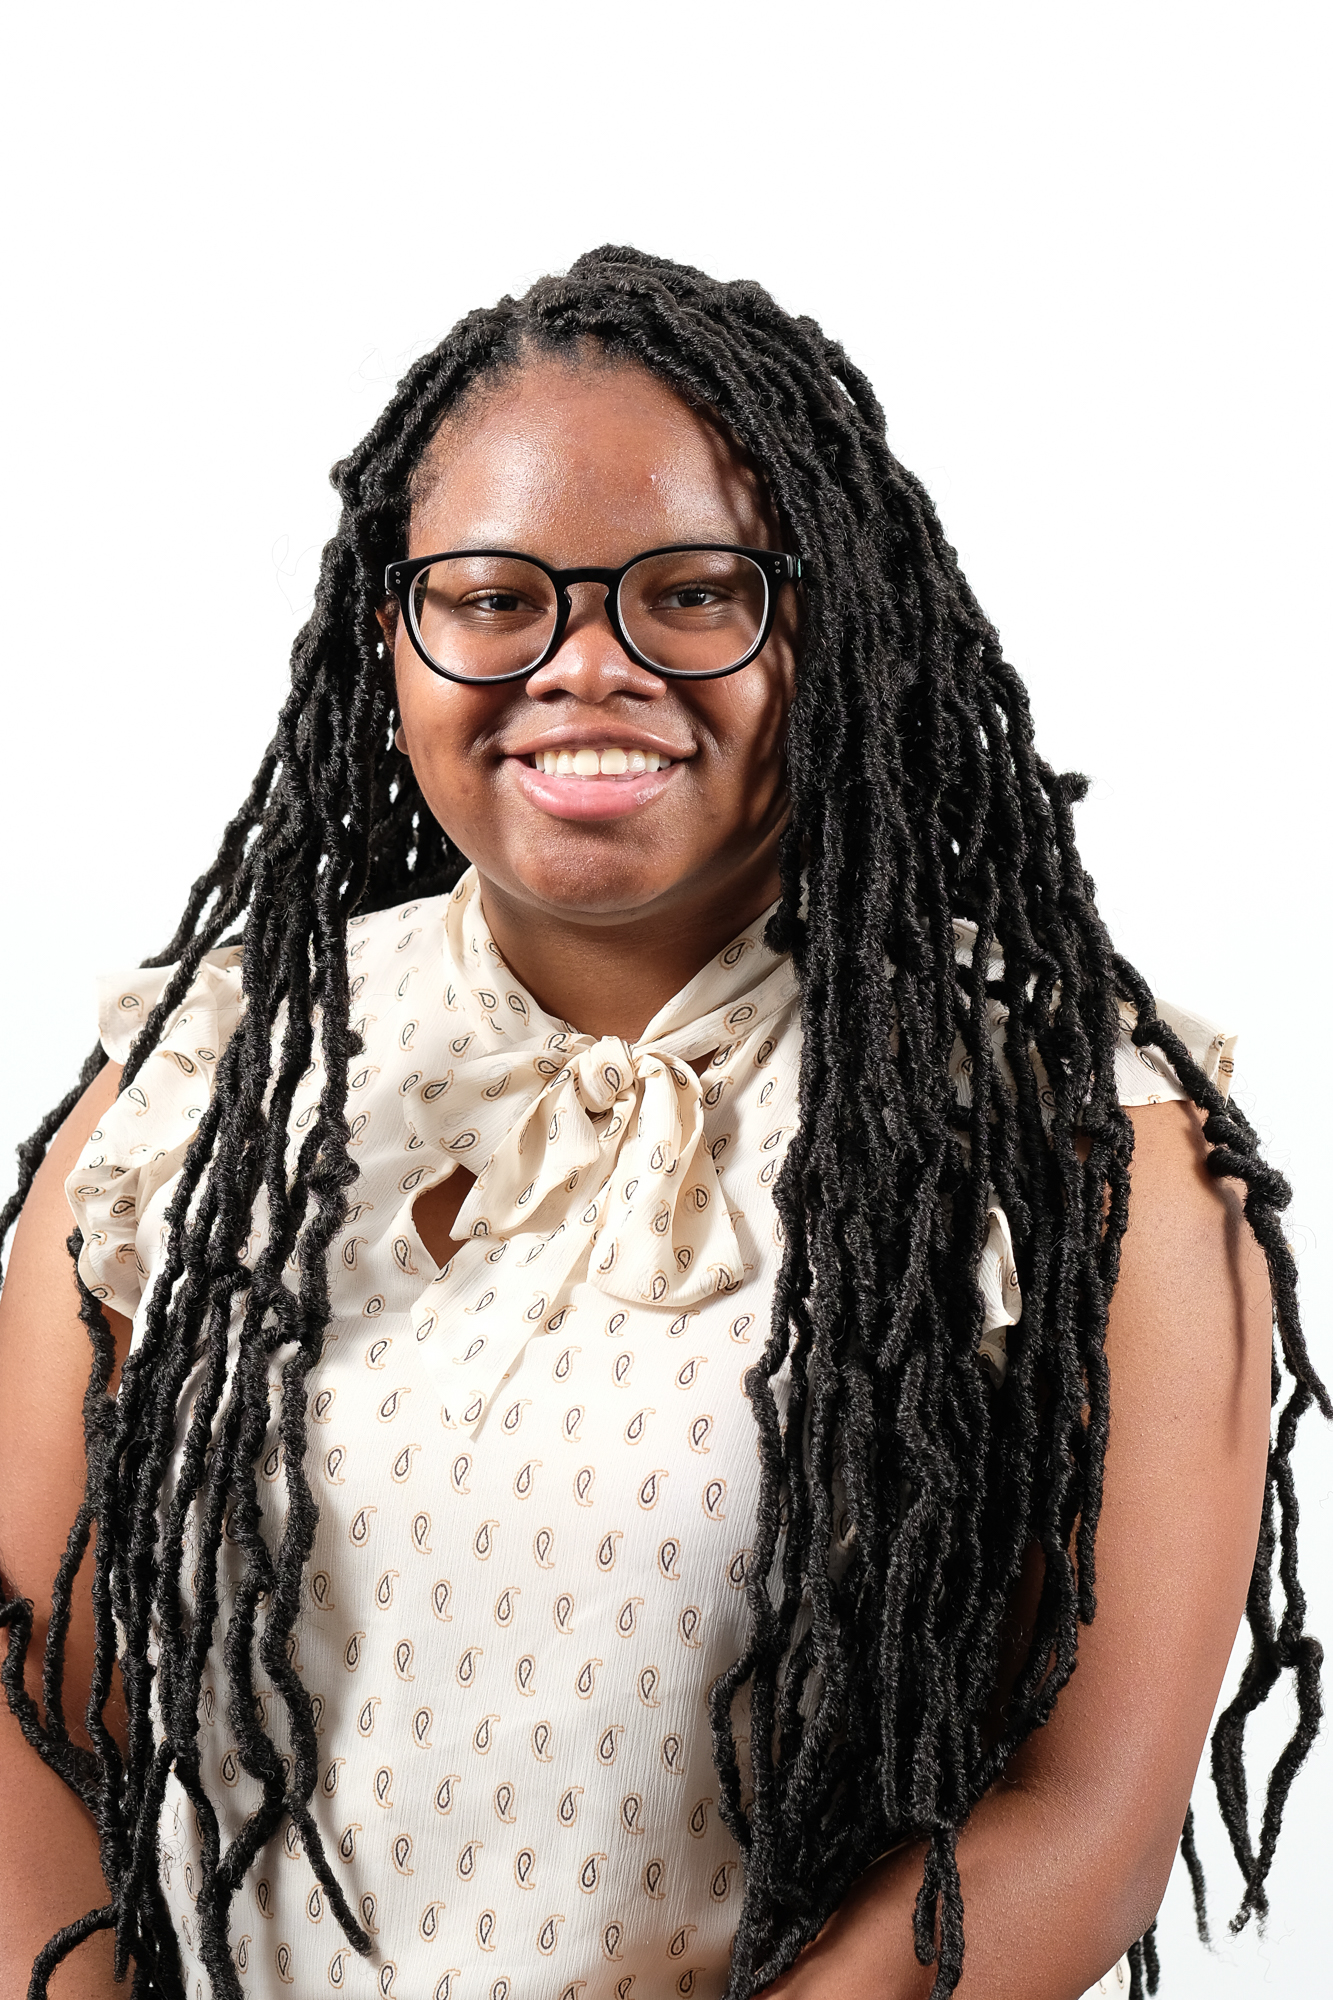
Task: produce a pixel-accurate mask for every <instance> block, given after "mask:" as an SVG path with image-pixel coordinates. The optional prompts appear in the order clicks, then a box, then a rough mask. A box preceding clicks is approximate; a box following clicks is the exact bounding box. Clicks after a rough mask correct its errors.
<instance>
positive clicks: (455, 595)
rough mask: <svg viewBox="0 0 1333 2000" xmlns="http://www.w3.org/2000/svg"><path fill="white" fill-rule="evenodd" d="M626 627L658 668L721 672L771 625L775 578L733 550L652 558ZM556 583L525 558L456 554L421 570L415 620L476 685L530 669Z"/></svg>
mask: <svg viewBox="0 0 1333 2000" xmlns="http://www.w3.org/2000/svg"><path fill="white" fill-rule="evenodd" d="M617 609H618V610H619V613H620V622H621V626H622V628H623V630H624V632H625V635H626V637H627V638H628V639H629V640H630V642H631V644H632V645H633V646H635V647H636V649H637V650H638V652H639V653H641V654H642V656H643V658H644V659H645V660H647V661H649V662H650V664H652V665H653V666H660V667H666V668H667V669H668V670H669V671H672V672H675V673H680V674H712V673H718V672H720V671H725V669H726V668H728V667H731V666H735V665H736V664H737V663H738V662H739V661H741V660H743V659H744V658H745V656H746V654H747V653H749V652H750V651H751V650H752V649H753V647H754V645H755V642H756V640H757V639H758V637H759V634H760V633H761V632H762V631H763V629H764V619H765V616H766V614H767V611H768V579H767V578H766V577H765V575H764V573H763V571H762V570H761V569H760V567H759V565H758V564H757V563H755V562H752V561H751V559H750V558H749V557H748V556H741V555H733V554H732V553H731V552H730V551H728V550H725V549H683V550H673V551H672V552H671V553H669V554H667V555H655V556H645V557H644V558H643V559H642V561H640V562H636V563H635V564H634V565H633V567H632V568H631V569H629V570H627V571H626V573H625V575H624V577H623V578H622V579H621V584H620V592H619V597H618V601H617ZM558 611H559V603H558V599H557V595H556V589H555V585H554V584H553V583H552V582H551V579H550V577H549V576H547V575H546V573H545V572H544V571H543V570H540V569H538V568H537V567H536V565H535V564H533V563H529V562H524V561H523V559H522V558H521V557H519V556H474V555H462V556H450V557H449V558H448V560H447V561H445V562H437V563H432V564H431V565H430V567H429V569H424V570H421V571H419V572H418V574H417V576H416V577H415V578H414V579H413V583H412V616H413V620H414V622H415V624H416V628H417V632H418V635H419V636H420V639H421V643H422V645H423V646H424V647H425V649H426V652H427V653H428V654H429V656H430V658H431V659H432V660H433V661H434V662H435V664H436V666H438V667H443V668H444V669H445V670H446V671H447V672H448V673H451V674H460V675H462V676H464V677H465V678H467V679H470V680H472V679H475V680H489V679H492V678H494V677H495V676H496V675H498V674H517V673H522V672H523V671H524V669H525V668H527V667H531V666H533V665H535V664H536V662H537V661H538V660H539V659H540V658H541V656H542V654H543V653H544V652H545V651H546V648H547V647H548V645H549V644H550V642H551V635H552V633H553V632H554V630H555V624H556V618H557V615H558Z"/></svg>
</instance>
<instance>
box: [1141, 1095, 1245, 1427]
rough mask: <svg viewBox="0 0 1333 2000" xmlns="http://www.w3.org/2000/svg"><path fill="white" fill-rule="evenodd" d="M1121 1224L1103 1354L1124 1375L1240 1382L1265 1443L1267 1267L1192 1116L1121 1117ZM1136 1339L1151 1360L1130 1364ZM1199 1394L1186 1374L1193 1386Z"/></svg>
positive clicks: (1236, 1196) (1169, 1111)
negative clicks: (1146, 1371)
mask: <svg viewBox="0 0 1333 2000" xmlns="http://www.w3.org/2000/svg"><path fill="white" fill-rule="evenodd" d="M1129 1115H1130V1118H1131V1119H1132V1121H1133V1125H1134V1157H1133V1162H1132V1165H1131V1169H1130V1204H1129V1224H1128V1227H1127V1229H1126V1232H1125V1239H1124V1246H1123V1252H1122V1258H1121V1268H1120V1279H1119V1283H1118V1284H1117V1286H1116V1291H1115V1295H1114V1299H1113V1302H1112V1310H1111V1327H1110V1332H1109V1334H1108V1343H1107V1344H1108V1352H1110V1353H1112V1355H1114V1353H1115V1352H1117V1351H1118V1352H1119V1353H1120V1354H1121V1358H1122V1364H1124V1365H1127V1366H1128V1367H1130V1368H1134V1367H1135V1366H1136V1365H1137V1364H1138V1363H1139V1362H1140V1361H1142V1362H1143V1363H1145V1364H1147V1363H1149V1362H1151V1364H1152V1368H1153V1370H1154V1371H1157V1370H1161V1371H1165V1372H1166V1373H1169V1374H1176V1373H1179V1374H1181V1375H1182V1376H1187V1375H1191V1374H1195V1373H1196V1371H1198V1370H1204V1371H1205V1372H1206V1373H1207V1374H1208V1375H1209V1376H1212V1377H1217V1376H1218V1375H1219V1372H1220V1374H1221V1375H1224V1376H1225V1377H1226V1378H1227V1379H1228V1380H1229V1381H1230V1382H1231V1383H1232V1385H1233V1389H1236V1388H1238V1387H1239V1384H1240V1381H1241V1379H1245V1380H1246V1381H1247V1383H1248V1387H1249V1390H1250V1394H1249V1397H1248V1399H1247V1400H1248V1404H1249V1406H1250V1407H1249V1418H1250V1425H1251V1429H1254V1428H1256V1419H1255V1414H1254V1412H1255V1408H1256V1407H1257V1409H1258V1411H1259V1413H1260V1418H1261V1422H1259V1424H1258V1425H1257V1427H1258V1428H1259V1429H1260V1430H1261V1432H1262V1442H1263V1443H1264V1444H1265V1446H1266V1441H1267V1411H1268V1406H1269V1369H1270V1351H1271V1340H1272V1305H1271V1300H1270V1294H1269V1286H1268V1267H1267V1263H1266V1260H1265V1258H1264V1254H1263V1251H1262V1249H1261V1248H1260V1246H1259V1244H1258V1242H1257V1241H1256V1239H1255V1236H1254V1233H1253V1231H1252V1230H1251V1229H1250V1227H1249V1224H1248V1223H1247V1222H1246V1220H1245V1212H1244V1188H1243V1187H1242V1186H1241V1185H1240V1184H1239V1183H1238V1182H1236V1181H1233V1180H1229V1179H1225V1178H1221V1177H1219V1176H1217V1175H1216V1174H1213V1173H1211V1172H1210V1171H1209V1166H1208V1160H1209V1153H1210V1148H1209V1146H1208V1144H1207V1141H1206V1140H1205V1139H1204V1136H1203V1129H1202V1128H1203V1118H1202V1114H1201V1113H1200V1112H1199V1111H1198V1110H1196V1108H1195V1107H1194V1106H1193V1105H1192V1104H1188V1103H1183V1102H1180V1101H1172V1102H1168V1103H1162V1104H1149V1105H1140V1106H1137V1107H1136V1108H1134V1109H1133V1110H1131V1112H1130V1114H1129ZM1144 1343H1146V1344H1147V1347H1148V1349H1149V1350H1150V1351H1149V1352H1145V1353H1144V1354H1143V1355H1141V1356H1140V1354H1139V1348H1140V1346H1141V1345H1142V1344H1144ZM1198 1386H1200V1385H1199V1384H1198V1381H1197V1375H1196V1388H1197V1387H1198Z"/></svg>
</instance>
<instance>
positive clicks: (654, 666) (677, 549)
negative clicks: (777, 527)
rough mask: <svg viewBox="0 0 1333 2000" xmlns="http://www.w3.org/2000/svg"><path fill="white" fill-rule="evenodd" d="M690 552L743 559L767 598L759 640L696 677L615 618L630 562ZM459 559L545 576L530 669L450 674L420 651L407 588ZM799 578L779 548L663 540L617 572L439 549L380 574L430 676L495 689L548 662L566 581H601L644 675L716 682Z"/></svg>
mask: <svg viewBox="0 0 1333 2000" xmlns="http://www.w3.org/2000/svg"><path fill="white" fill-rule="evenodd" d="M691 549H698V550H700V551H705V552H707V551H711V552H713V553H715V554H719V555H729V556H748V557H749V558H750V560H751V562H753V563H754V565H755V567H756V568H757V569H758V570H759V572H760V574H761V575H762V576H763V579H764V586H765V594H766V598H767V603H766V605H765V608H764V618H763V623H762V624H761V626H760V628H759V636H758V638H757V639H756V640H755V642H754V644H753V645H752V646H751V648H750V650H749V652H748V653H746V654H745V655H744V657H743V658H742V659H739V660H736V661H734V662H733V663H732V665H731V666H729V667H709V668H707V669H705V670H704V671H703V672H701V673H691V671H690V669H689V668H688V667H663V666H659V665H658V663H657V661H656V660H650V659H649V658H648V656H647V654H645V653H641V652H640V651H639V648H638V647H637V646H636V645H635V644H634V641H633V640H632V639H631V638H630V636H629V634H628V633H627V632H626V630H625V628H624V626H623V624H622V623H621V619H620V586H621V585H622V583H623V582H624V581H625V578H626V577H627V576H628V574H629V572H630V571H631V570H632V569H633V568H634V566H635V564H636V563H641V562H647V561H648V559H649V558H650V557H651V556H671V555H682V554H684V553H685V552H686V551H688V550H691ZM462 556H504V557H508V559H509V560H510V561H511V562H525V563H530V564H531V565H532V567H533V568H534V569H539V570H541V572H542V574H543V575H544V576H546V577H549V579H550V581H551V583H552V584H553V585H554V586H555V594H556V612H555V624H554V626H553V628H552V631H551V637H550V639H549V640H548V642H547V645H546V649H545V651H544V652H543V653H542V655H541V657H540V658H539V659H536V660H534V661H533V662H532V665H531V666H530V667H519V668H517V669H516V670H515V671H514V672H513V673H508V674H455V673H451V672H450V670H449V668H448V667H442V666H440V665H439V664H438V662H437V661H435V660H433V659H432V658H431V656H430V654H429V653H428V652H427V651H426V647H425V642H424V640H423V639H422V637H421V635H420V633H419V631H418V630H417V621H416V615H415V613H414V612H413V610H412V595H411V593H412V584H413V582H414V581H415V579H416V578H417V577H418V576H419V575H420V574H421V572H422V570H423V569H429V568H430V567H431V564H432V563H438V562H455V561H457V560H458V559H459V558H460V557H462ZM800 576H801V558H800V556H794V555H789V554H788V553H787V552H786V550H784V549H747V548H743V547H742V546H741V545H740V543H739V542H667V543H665V544H664V545H663V546H662V547H661V548H656V549H644V550H643V551H642V552H641V553H640V554H639V555H637V556H631V557H630V559H629V561H628V562H627V563H621V565H620V567H619V569H594V568H582V567H580V568H577V569H554V568H552V566H551V564H550V563H547V562H543V561H542V559H541V557H540V556H530V555H524V554H523V553H522V551H521V550H519V549H445V550H442V551H441V552H440V553H438V554H436V555H432V556H405V557H400V558H399V560H398V561H397V562H391V563H389V564H388V566H387V567H386V569H385V571H384V588H385V590H386V592H387V593H388V595H389V596H390V597H394V598H396V599H397V600H398V603H399V606H400V607H401V608H402V611H403V619H404V623H405V624H406V626H407V636H408V638H409V639H410V640H411V641H412V644H413V646H414V647H415V649H416V651H417V652H418V653H419V654H420V656H421V658H422V659H423V660H424V661H425V663H426V665H427V666H428V667H429V668H430V670H431V672H432V673H433V674H438V675H439V676H440V678H441V679H442V680H447V681H454V682H456V683H457V685H458V686H460V687H501V686H503V685H504V684H505V683H506V682H509V681H525V680H527V679H528V677H529V676H530V675H531V674H535V673H536V672H537V670H538V668H539V667H544V666H545V665H546V663H547V661H548V660H550V659H553V658H554V657H555V655H556V654H557V653H558V652H559V650H560V647H561V645H562V643H563V641H564V637H565V631H566V628H567V627H568V624H569V620H570V615H571V613H572V611H573V609H574V607H573V605H572V604H571V603H570V601H569V589H568V586H569V585H570V584H571V583H601V584H604V585H605V586H606V596H605V598H604V600H603V608H604V610H605V612H606V618H607V623H608V624H609V625H610V627H611V630H612V633H613V634H614V635H615V639H616V643H617V644H618V645H619V646H620V647H621V648H622V650H623V651H624V652H625V653H627V654H628V655H629V657H630V659H631V660H633V661H634V662H635V664H636V665H637V666H640V667H646V668H647V670H648V672H649V673H650V674H659V675H661V676H662V678H663V679H664V680H673V681H716V680H721V679H723V678H724V676H725V675H727V674H738V673H739V672H740V670H741V668H742V667H748V666H749V664H750V662H751V660H753V659H756V658H757V657H758V655H759V654H760V653H762V652H763V650H764V647H765V646H766V645H767V644H768V641H769V638H770V637H771V635H772V631H773V625H774V621H775V620H776V618H777V615H778V593H777V589H776V587H775V586H777V585H779V584H783V583H796V582H798V581H799V580H800Z"/></svg>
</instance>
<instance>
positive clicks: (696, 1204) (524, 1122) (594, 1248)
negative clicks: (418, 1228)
mask: <svg viewBox="0 0 1333 2000" xmlns="http://www.w3.org/2000/svg"><path fill="white" fill-rule="evenodd" d="M700 1025H701V1026H703V1025H704V1024H700ZM704 1039H705V1040H706V1042H707V1046H706V1047H704V1048H698V1047H697V1046H695V1045H696V1044H697V1043H698V1040H699V1032H698V1029H696V1030H695V1031H693V1032H692V1033H690V1034H689V1035H688V1036H685V1037H680V1036H676V1037H672V1038H670V1040H669V1041H652V1042H641V1043H638V1044H630V1043H628V1042H624V1041H621V1040H619V1039H618V1038H617V1037H615V1036H611V1035H607V1036H603V1037H602V1038H601V1039H600V1040H595V1039H594V1038H593V1037H592V1036H591V1035H579V1036H576V1037H571V1038H570V1039H569V1041H568V1044H567V1046H566V1047H565V1048H563V1049H558V1048H557V1049H548V1048H541V1049H532V1050H527V1049H525V1050H522V1051H517V1052H516V1053H515V1055H514V1056H513V1057H512V1058H509V1059H507V1060H506V1059H505V1058H504V1057H497V1056H494V1055H490V1056H484V1057H481V1058H480V1059H477V1060H474V1061H472V1062H469V1063H462V1064H459V1065H458V1066H457V1067H456V1068H455V1069H454V1070H452V1071H451V1072H449V1073H448V1074H447V1075H445V1076H444V1077H441V1078H437V1079H433V1080H428V1081H426V1082H424V1083H422V1084H421V1085H419V1086H418V1088H417V1090H416V1091H415V1092H414V1093H413V1101H412V1102H411V1103H410V1104H409V1111H408V1116H409V1121H410V1123H411V1125H412V1128H413V1131H414V1132H415V1133H416V1136H417V1137H418V1138H419V1139H423V1140H425V1141H426V1143H427V1144H431V1143H434V1144H435V1145H436V1146H439V1147H441V1148H442V1149H443V1150H444V1151H445V1152H447V1153H449V1154H451V1155H452V1157H453V1158H454V1159H455V1160H456V1161H458V1162H459V1163H460V1164H462V1165H469V1164H470V1163H471V1162H472V1161H473V1160H476V1161H477V1162H478V1163H479V1172H478V1177H477V1180H476V1183H475V1185H474V1186H473V1188H472V1189H471V1191H470V1193H469V1194H468V1196H467V1199H466V1200H465V1202H464V1203H463V1206H462V1208H461V1209H460V1210H459V1213H458V1219H457V1221H456V1223H455V1225H454V1231H455V1235H456V1236H457V1237H458V1238H459V1239H460V1240H461V1239H463V1238H468V1237H478V1236H480V1237H490V1238H497V1237H512V1236H515V1235H517V1234H519V1233H524V1234H526V1233H527V1232H529V1231H532V1232H534V1233H547V1234H549V1233H550V1232H553V1231H556V1230H559V1229H560V1228H561V1226H562V1225H563V1227H564V1229H565V1231H566V1233H567V1234H568V1235H569V1236H570V1237H571V1238H572V1239H573V1241H572V1243H571V1249H572V1250H577V1249H585V1248H586V1249H587V1250H588V1251H589V1252H590V1255H589V1261H588V1271H587V1277H588V1279H589V1281H590V1282H591V1283H592V1284H595V1285H596V1286H597V1287H598V1288H599V1289H600V1290H601V1291H604V1292H606V1293H608V1294H609V1295H610V1296H611V1297H612V1298H617V1299H625V1300H629V1301H632V1302H633V1303H635V1304H639V1303H650V1304H661V1303H662V1302H663V1301H665V1300H667V1299H668V1298H669V1299H670V1301H671V1303H672V1304H674V1305H680V1306H684V1305H690V1304H693V1303H695V1302H696V1301H698V1300H699V1299H701V1298H705V1297H707V1296H708V1295H709V1294H710V1293H713V1292H725V1291H729V1290H731V1289H732V1287H733V1286H735V1285H738V1284H739V1283H740V1281H741V1278H742V1276H743V1275H744V1271H743V1266H742V1262H741V1254H740V1248H739V1245H738V1244H737V1241H736V1232H735V1230H734V1228H733V1227H732V1223H731V1217H730V1215H729V1214H728V1213H727V1205H726V1201H725V1200H724V1198H723V1194H722V1190H721V1188H720V1186H719V1185H718V1178H717V1170H716V1168H715V1167H714V1165H713V1158H712V1154H711V1153H710V1152H709V1150H708V1147H707V1144H706V1142H705V1139H704V1120H703V1086H702V1084H701V1083H700V1081H699V1078H698V1077H697V1076H696V1074H695V1072H694V1071H693V1069H691V1067H690V1065H689V1061H688V1059H687V1057H686V1056H685V1055H684V1054H683V1053H682V1052H681V1051H680V1050H679V1048H678V1046H676V1045H677V1044H679V1042H680V1041H682V1040H684V1041H687V1042H688V1043H689V1044H690V1045H691V1047H692V1052H693V1053H694V1054H695V1055H709V1054H711V1053H712V1051H713V1049H715V1048H716V1047H717V1045H718V1040H719V1037H718V1035H717V1033H716V1027H715V1026H709V1028H708V1031H707V1033H706V1035H705V1038H704ZM721 1039H725V1036H723V1037H721ZM492 1093H493V1094H492ZM427 1111H429V1113H430V1114H432V1115H430V1116H423V1115H422V1113H423V1112H427ZM516 1112H517V1115H516ZM579 1195H584V1196H586V1200H584V1201H583V1202H582V1203H579V1202H577V1201H576V1199H575V1197H577V1196H579ZM571 1263H572V1259H571Z"/></svg>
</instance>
